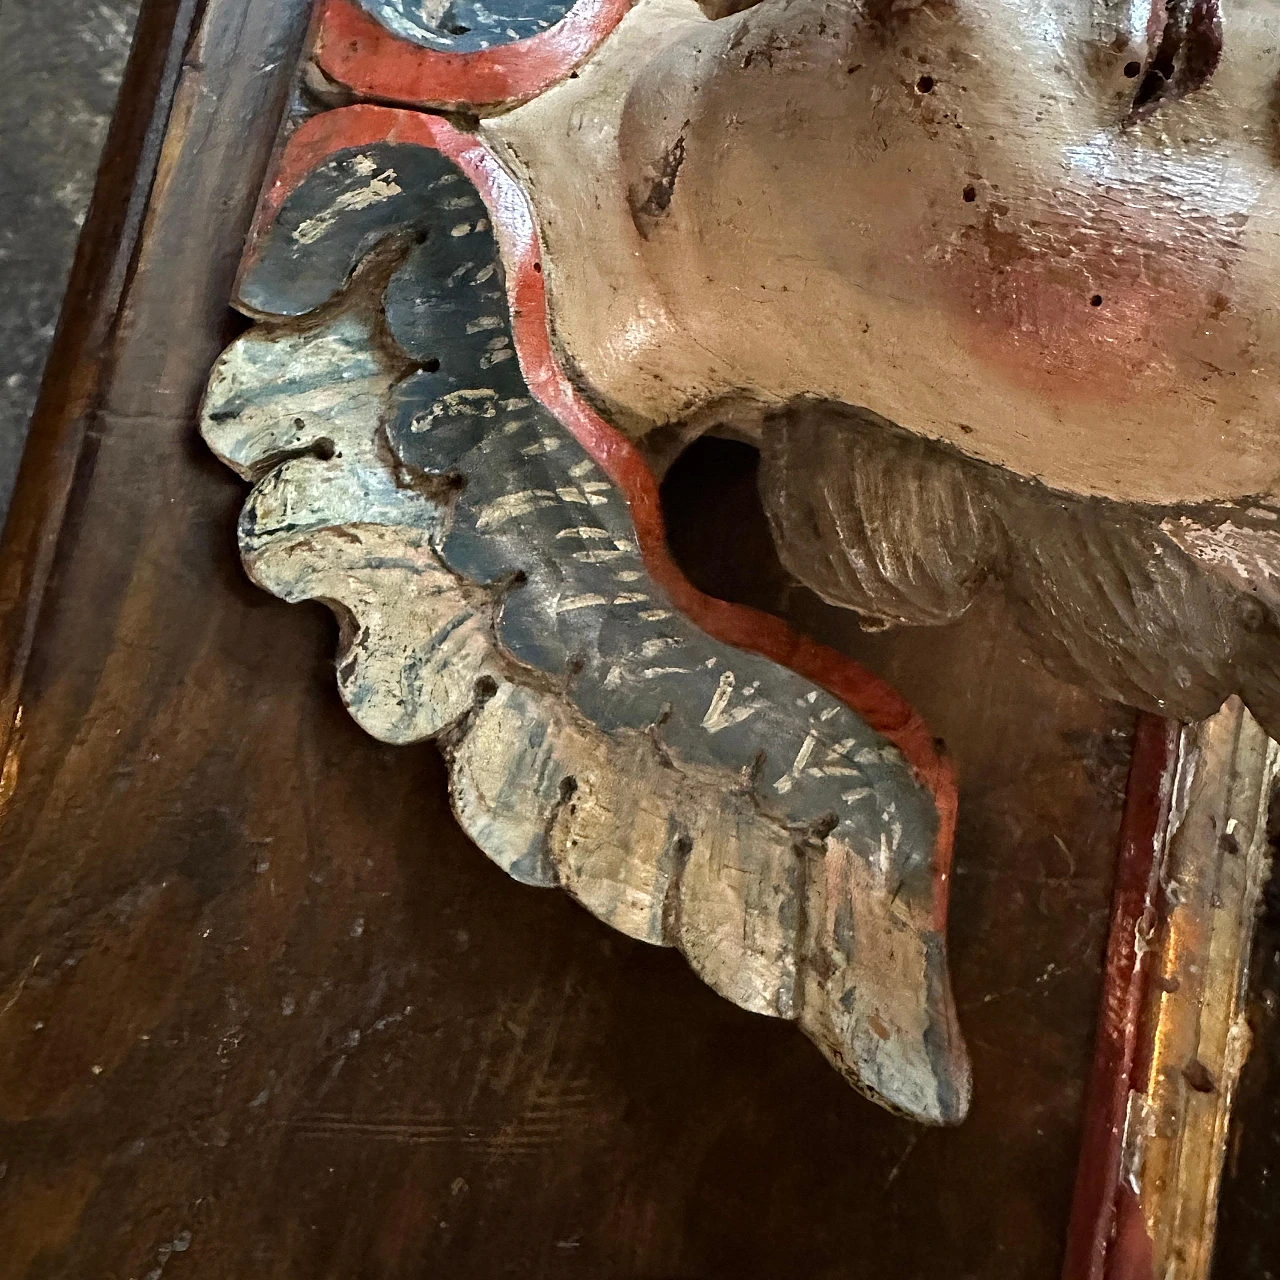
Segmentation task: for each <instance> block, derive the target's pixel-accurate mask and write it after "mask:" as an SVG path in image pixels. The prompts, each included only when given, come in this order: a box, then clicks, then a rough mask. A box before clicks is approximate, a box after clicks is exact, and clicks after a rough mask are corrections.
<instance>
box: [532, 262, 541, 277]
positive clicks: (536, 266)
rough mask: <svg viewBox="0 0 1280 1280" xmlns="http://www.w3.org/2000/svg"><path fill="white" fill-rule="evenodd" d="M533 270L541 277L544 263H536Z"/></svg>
mask: <svg viewBox="0 0 1280 1280" xmlns="http://www.w3.org/2000/svg"><path fill="white" fill-rule="evenodd" d="M533 269H534V270H535V271H536V272H537V273H538V274H539V275H541V274H542V263H540V262H535V263H534V264H533Z"/></svg>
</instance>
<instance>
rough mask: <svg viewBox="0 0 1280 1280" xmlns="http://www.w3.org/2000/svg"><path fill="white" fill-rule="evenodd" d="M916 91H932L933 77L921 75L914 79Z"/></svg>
mask: <svg viewBox="0 0 1280 1280" xmlns="http://www.w3.org/2000/svg"><path fill="white" fill-rule="evenodd" d="M916 92H917V93H932V92H933V77H932V76H921V77H920V79H919V80H917V81H916Z"/></svg>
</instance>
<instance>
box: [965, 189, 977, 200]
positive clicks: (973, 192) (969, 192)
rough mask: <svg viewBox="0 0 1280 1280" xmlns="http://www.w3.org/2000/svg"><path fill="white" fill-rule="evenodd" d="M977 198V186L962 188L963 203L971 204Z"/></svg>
mask: <svg viewBox="0 0 1280 1280" xmlns="http://www.w3.org/2000/svg"><path fill="white" fill-rule="evenodd" d="M977 198H978V189H977V187H973V186H969V187H965V189H964V202H965V204H972V203H973V202H974V201H975V200H976V199H977Z"/></svg>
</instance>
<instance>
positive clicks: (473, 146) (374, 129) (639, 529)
mask: <svg viewBox="0 0 1280 1280" xmlns="http://www.w3.org/2000/svg"><path fill="white" fill-rule="evenodd" d="M380 142H388V143H408V144H416V145H418V146H424V147H433V148H434V149H435V150H437V151H440V152H442V153H443V154H444V155H446V156H448V157H449V159H450V160H452V161H453V162H454V163H455V164H456V165H457V166H458V167H459V168H460V169H461V170H462V171H463V172H464V173H465V174H466V175H467V177H468V178H470V179H471V181H472V182H473V183H474V184H475V186H476V188H477V190H478V191H479V192H480V195H481V197H482V198H483V200H484V202H485V204H486V205H487V206H488V208H489V213H490V216H491V217H492V220H493V225H494V228H495V230H496V231H497V233H498V237H499V240H500V243H501V246H502V256H503V263H504V265H505V267H506V276H507V294H508V298H509V301H510V304H511V317H512V328H513V331H514V334H515V345H516V353H517V355H518V357H519V360H520V368H521V370H522V371H523V373H524V376H525V380H526V381H527V382H528V384H529V388H530V390H531V391H532V392H533V393H534V395H536V396H537V397H538V399H539V400H541V401H542V403H543V404H544V405H546V407H547V408H548V409H549V410H550V411H551V412H552V413H553V414H555V416H556V417H557V419H559V421H560V423H561V424H562V425H563V426H564V427H565V428H566V429H567V430H568V431H570V432H572V433H573V435H574V437H575V438H576V439H577V440H578V443H579V444H581V445H582V447H583V448H584V449H585V450H586V451H587V452H588V453H589V454H590V455H591V457H592V458H593V459H595V461H596V462H597V463H598V464H599V466H600V467H601V468H602V469H603V470H604V471H605V473H606V474H607V475H608V476H609V478H610V479H611V480H612V481H613V482H614V484H616V485H617V486H618V488H619V489H621V490H622V492H623V494H624V495H625V496H626V499H627V503H628V505H629V506H630V508H631V518H632V521H633V522H634V524H635V527H636V536H637V541H638V543H639V546H640V550H641V554H642V555H643V557H644V563H645V567H646V568H647V569H648V571H649V574H650V576H651V577H652V578H653V579H654V581H656V582H657V583H658V584H659V585H660V586H661V587H662V588H663V589H664V590H665V591H666V592H667V594H668V595H669V596H670V597H671V601H672V603H673V604H674V605H675V606H676V608H678V609H679V610H680V611H681V612H682V613H684V614H685V615H686V616H687V617H689V618H690V619H691V620H692V621H694V622H695V623H696V624H697V625H698V626H700V627H701V628H702V629H703V630H704V631H705V632H706V633H707V634H708V635H710V636H712V637H714V638H715V639H716V640H720V641H722V642H723V643H725V644H729V645H732V646H733V647H734V648H737V649H746V650H748V651H750V652H752V653H758V654H761V655H762V656H764V657H766V658H768V659H770V660H771V661H773V662H776V663H778V664H779V665H781V666H784V667H790V668H791V670H793V671H795V672H797V673H798V674H800V675H802V676H804V677H805V678H806V679H807V680H811V681H812V682H813V683H814V684H817V685H821V686H822V687H823V688H824V689H827V690H828V691H830V692H831V693H832V694H834V695H835V696H836V697H837V698H839V699H840V700H841V701H842V702H844V703H845V704H846V705H847V706H849V707H851V708H852V709H853V710H854V711H856V712H857V713H858V714H859V715H860V716H862V718H863V719H864V720H865V721H866V722H867V723H868V724H869V725H870V726H871V727H872V728H873V729H875V730H876V732H878V733H880V734H882V735H883V736H884V737H886V738H887V739H888V740H889V741H890V742H892V743H893V744H894V746H896V747H897V748H898V749H899V750H900V751H901V752H902V754H903V755H904V756H905V757H906V759H907V760H908V762H909V763H910V764H911V767H912V769H913V770H914V771H915V774H916V776H917V777H918V778H919V780H920V782H921V783H922V784H923V785H925V786H926V787H928V789H929V790H930V792H932V794H933V798H934V803H935V806H936V808H937V811H938V837H937V842H936V844H935V847H934V868H935V872H934V874H935V886H934V889H935V892H934V923H935V925H936V926H937V927H938V928H939V929H941V928H942V927H943V925H944V924H945V922H946V913H947V899H948V893H949V889H950V877H951V858H952V851H953V844H954V840H955V825H956V810H957V795H956V781H955V771H954V768H953V767H952V764H951V761H950V759H949V758H948V757H946V756H945V755H943V754H941V753H940V751H939V750H938V748H937V746H936V745H935V740H934V738H933V735H932V734H931V733H930V732H929V729H928V726H927V725H926V724H925V723H924V721H923V720H922V719H921V718H920V716H918V715H917V714H916V712H915V711H913V710H912V708H911V707H910V706H909V705H908V704H907V702H906V700H905V699H904V698H903V697H902V696H901V695H900V694H899V693H898V692H897V690H896V689H894V688H893V687H892V686H891V685H889V684H887V683H886V682H885V681H883V680H881V679H880V678H879V677H878V676H875V675H872V673H871V672H870V671H868V670H867V669H866V668H865V667H863V666H861V665H860V664H858V663H856V662H854V661H853V660H852V659H851V658H848V657H846V656H845V655H844V654H842V653H839V652H837V651H836V650H835V649H831V648H828V647H827V646H826V645H822V644H817V643H816V642H814V641H813V640H810V639H808V638H807V637H805V636H802V635H800V634H799V632H797V631H795V630H793V629H792V628H791V627H789V626H788V625H787V624H786V623H785V622H783V621H782V620H781V619H779V618H775V617H773V616H772V615H771V614H767V613H761V612H760V611H759V610H756V609H750V608H747V607H746V606H744V605H737V604H730V603H728V602H727V601H725V600H717V599H716V598H715V597H713V596H708V595H704V594H703V593H702V592H701V591H699V590H698V589H697V588H696V587H695V586H693V584H692V583H691V582H689V580H688V579H687V578H686V577H685V576H684V574H683V573H682V572H681V571H680V569H679V567H678V566H677V564H676V562H675V561H674V560H673V559H672V557H671V553H670V551H668V549H667V540H666V529H665V526H664V523H663V518H662V506H661V502H660V500H659V496H658V482H657V480H656V479H655V478H654V475H653V472H652V471H650V470H649V466H648V463H646V462H645V460H644V457H643V455H642V454H641V453H640V451H639V450H638V449H637V448H636V446H635V445H634V444H632V442H631V441H630V440H628V439H627V438H626V437H625V436H624V435H622V434H621V433H620V432H618V431H616V430H615V429H614V428H613V427H611V426H610V425H609V424H608V423H607V422H605V421H604V419H603V418H601V417H600V416H599V415H598V414H597V413H596V412H595V411H594V410H593V409H592V408H591V407H590V406H589V405H588V404H587V402H586V401H585V400H584V399H583V398H582V397H581V396H580V395H579V394H578V392H577V391H576V390H575V389H574V387H573V384H572V383H571V382H570V381H569V379H568V378H567V377H566V376H565V373H564V371H563V370H562V369H561V367H560V365H559V363H558V362H557V360H556V358H555V355H554V354H553V352H552V349H551V335H550V332H549V330H548V317H547V297H546V286H545V283H544V281H543V278H542V261H541V244H540V241H539V238H538V230H537V227H536V225H535V223H534V218H533V212H532V210H531V209H530V207H529V203H528V201H527V200H526V199H525V195H524V192H523V191H522V190H521V188H520V186H519V185H518V184H517V183H516V181H515V179H514V178H512V177H511V175H510V174H509V173H507V171H506V170H505V169H504V168H503V167H502V165H501V164H499V162H498V160H497V159H496V158H495V157H494V155H493V154H492V152H490V151H489V149H488V148H487V147H486V146H485V145H484V143H483V142H481V141H480V140H479V139H478V138H477V137H475V135H473V134H468V133H463V132H461V131H460V130H459V129H456V128H454V127H453V126H452V125H450V124H449V123H448V121H446V120H445V119H444V118H443V117H441V116H433V115H427V114H424V113H421V112H417V111H405V110H400V109H398V108H394V107H377V106H354V107H343V108H340V109H339V110H336V111H329V112H325V113H324V114H322V115H319V116H313V117H312V118H311V119H310V120H308V121H307V122H306V123H305V124H303V125H302V126H301V127H300V128H299V129H298V130H297V132H296V133H294V134H293V136H292V137H291V138H290V139H289V141H288V143H287V144H286V145H285V147H284V148H283V150H282V152H281V154H280V157H279V159H278V162H277V165H276V170H275V174H274V177H273V180H272V182H271V184H270V185H269V186H268V187H267V188H266V189H265V190H264V192H263V197H262V201H261V203H260V206H259V209H258V215H257V219H256V221H255V225H254V231H253V234H252V236H251V238H250V241H249V248H248V250H247V251H246V256H245V261H246V262H247V263H248V262H252V261H253V258H254V246H255V244H256V242H257V240H258V239H259V238H260V237H261V236H262V235H263V234H264V233H265V231H266V230H267V228H268V227H269V226H270V224H271V221H272V220H273V219H274V217H275V215H276V213H277V212H278V211H279V209H280V206H281V204H283V203H284V200H285V198H286V197H287V196H288V194H289V193H290V192H291V191H292V190H293V189H294V188H295V187H296V186H297V185H298V184H299V183H300V182H301V181H302V179H303V178H305V177H306V175H307V174H308V173H310V172H311V170H312V169H314V168H315V167H316V166H317V165H318V164H320V163H321V162H322V161H323V160H324V158H325V157H326V156H329V155H331V154H332V153H333V152H335V151H339V150H342V149H343V148H347V147H367V146H372V145H374V144H375V143H380Z"/></svg>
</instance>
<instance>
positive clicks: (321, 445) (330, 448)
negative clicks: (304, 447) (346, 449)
mask: <svg viewBox="0 0 1280 1280" xmlns="http://www.w3.org/2000/svg"><path fill="white" fill-rule="evenodd" d="M311 452H312V454H313V455H314V456H315V457H317V458H319V459H320V461H321V462H328V461H329V460H330V459H331V458H332V457H333V455H334V454H335V453H337V452H338V449H337V446H336V445H335V444H334V443H333V441H332V440H330V439H329V437H328V436H321V437H320V439H319V440H317V441H316V442H315V444H313V445H312V446H311Z"/></svg>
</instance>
